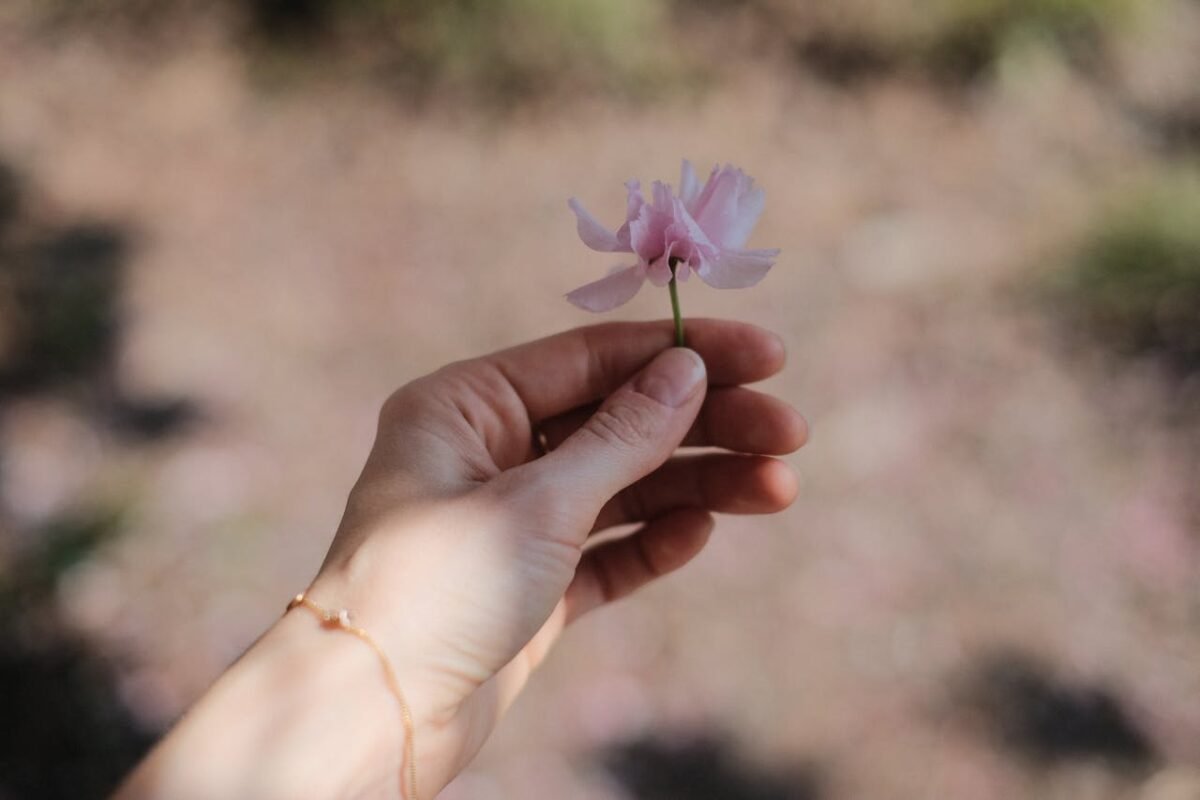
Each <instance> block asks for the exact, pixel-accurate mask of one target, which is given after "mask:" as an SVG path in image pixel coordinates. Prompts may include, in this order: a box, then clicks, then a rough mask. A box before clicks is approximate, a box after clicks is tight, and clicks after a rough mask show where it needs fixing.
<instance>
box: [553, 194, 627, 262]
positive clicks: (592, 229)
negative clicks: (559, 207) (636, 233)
mask: <svg viewBox="0 0 1200 800" xmlns="http://www.w3.org/2000/svg"><path fill="white" fill-rule="evenodd" d="M567 205H568V206H570V207H571V210H572V211H574V212H575V219H576V220H577V222H576V226H575V227H576V229H577V230H578V231H579V238H580V239H582V240H583V243H584V244H586V245H587V246H588V247H590V248H592V249H593V250H599V251H600V252H602V253H621V252H629V245H628V244H627V243H622V242H621V239H620V238H619V237H618V236H617V235H616V234H615V233H613V232H612V231H610V230H609V229H608V228H606V227H604V226H603V225H601V224H600V221H599V220H597V219H596V218H595V217H593V216H592V215H591V214H589V213H588V210H587V209H586V208H584V207H583V204H582V203H580V202H579V201H578V200H576V199H575V198H574V197H572V198H571V199H570V200H568V201H567Z"/></svg>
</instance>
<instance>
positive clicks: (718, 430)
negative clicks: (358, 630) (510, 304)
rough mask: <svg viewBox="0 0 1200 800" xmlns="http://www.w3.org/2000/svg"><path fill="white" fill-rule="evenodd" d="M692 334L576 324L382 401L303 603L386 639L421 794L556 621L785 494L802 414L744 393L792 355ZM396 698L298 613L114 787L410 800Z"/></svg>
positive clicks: (459, 761)
mask: <svg viewBox="0 0 1200 800" xmlns="http://www.w3.org/2000/svg"><path fill="white" fill-rule="evenodd" d="M687 334H688V344H689V346H690V347H691V348H693V349H690V350H689V349H682V348H672V347H671V344H672V340H673V330H672V324H671V322H670V321H663V322H655V323H613V324H606V325H598V326H593V327H588V328H580V329H576V330H572V331H568V332H565V333H562V334H559V335H556V336H551V337H549V338H546V339H542V340H539V341H535V342H531V343H528V344H524V345H520V346H518V347H514V348H512V349H509V350H504V351H501V352H498V353H495V354H493V355H490V356H485V357H482V358H477V359H472V360H469V361H463V362H459V363H455V364H451V365H449V366H447V367H444V368H442V369H441V370H438V371H437V372H435V373H433V374H431V375H428V376H426V377H424V378H421V379H419V380H417V381H414V382H413V383H410V384H408V385H407V386H404V387H402V388H401V389H399V390H397V391H396V392H395V393H394V394H393V395H392V396H391V397H390V398H388V400H387V401H386V402H385V403H384V406H383V409H382V412H381V413H380V420H379V431H378V435H377V438H376V442H375V446H374V448H373V449H372V452H371V454H370V456H369V458H368V459H367V463H366V466H365V468H364V469H363V473H362V476H361V478H360V479H359V481H358V483H357V484H356V485H355V487H354V489H353V491H352V492H351V494H350V498H349V501H348V503H347V507H346V513H345V516H344V518H343V520H342V523H341V526H340V527H339V529H338V532H337V535H336V537H335V538H334V541H333V544H332V546H331V547H330V550H329V553H328V555H327V556H326V559H325V562H324V564H323V565H322V566H321V569H320V571H319V572H318V574H317V577H316V578H315V580H314V581H313V583H312V585H311V587H310V588H309V591H308V594H309V597H311V598H312V599H313V600H314V601H315V602H317V603H319V604H320V605H322V606H324V607H327V608H335V609H336V608H343V607H344V608H348V609H351V611H352V614H353V617H354V620H353V621H354V623H355V624H357V625H360V626H362V627H363V628H365V629H366V630H368V631H370V632H371V635H372V637H373V638H374V639H375V640H376V641H377V642H378V643H379V645H380V646H381V647H382V648H383V649H384V650H385V651H386V653H387V654H388V657H389V659H390V661H391V663H392V664H393V667H394V669H395V672H396V675H397V678H398V680H399V684H400V686H401V687H402V688H403V690H404V692H405V693H406V696H407V698H408V700H409V703H410V705H411V708H412V712H413V716H414V721H415V736H414V745H415V749H416V765H417V776H418V787H419V796H420V797H422V798H432V797H434V796H436V794H437V793H438V792H439V791H440V790H441V789H442V788H443V787H444V786H445V785H446V784H447V783H449V782H450V780H451V779H453V777H454V776H455V775H456V774H458V772H459V771H461V770H462V769H463V768H464V767H465V766H466V765H467V764H468V763H469V762H470V760H471V759H472V757H473V756H474V755H475V754H476V753H477V752H478V751H479V748H480V747H482V746H483V744H484V742H485V741H486V740H487V738H488V737H489V735H490V734H491V732H492V731H493V730H494V728H495V727H496V724H497V723H498V722H499V720H500V718H501V717H502V716H503V715H504V712H505V710H506V709H507V708H508V707H509V705H510V704H511V703H512V701H513V700H514V699H515V698H516V696H517V695H518V694H519V693H520V691H521V690H522V688H523V687H524V686H525V684H526V682H527V681H528V680H529V678H530V675H531V674H532V673H533V671H534V670H535V669H536V668H537V666H538V665H539V664H540V663H541V662H542V661H543V660H544V659H545V657H546V655H547V653H548V652H549V651H550V649H551V648H552V647H553V646H554V644H555V642H556V641H557V640H558V638H559V636H560V634H561V633H562V631H563V629H564V627H565V626H567V625H569V624H570V623H571V622H572V621H574V620H576V619H578V618H579V617H580V616H581V615H583V614H586V613H587V612H589V611H592V610H593V609H595V608H598V607H599V606H602V605H604V604H605V603H609V602H612V601H614V600H617V599H619V598H621V597H624V596H625V595H627V594H629V593H631V592H633V591H634V590H636V589H638V588H639V587H641V586H643V585H645V584H646V583H648V582H650V581H652V580H654V579H656V578H658V577H661V576H663V575H665V574H667V573H669V572H672V571H674V570H676V569H678V568H679V567H681V566H683V565H684V564H686V563H687V562H688V561H690V560H691V559H692V558H693V557H694V556H695V555H696V554H698V553H699V552H700V550H701V549H702V548H703V547H704V545H705V543H706V542H707V541H708V538H709V534H710V533H711V531H712V528H713V517H712V514H713V512H723V513H735V514H762V513H771V512H775V511H779V510H782V509H783V508H785V507H787V506H788V505H789V504H790V503H791V502H792V500H793V499H794V498H795V495H796V491H797V482H796V477H795V475H794V473H793V472H792V470H791V468H790V467H788V466H787V465H786V464H784V463H783V462H781V461H779V460H778V459H776V458H774V457H773V456H778V455H783V454H786V453H790V452H792V451H794V450H796V449H798V448H799V447H800V446H801V445H803V444H804V442H805V440H806V438H807V426H806V424H805V422H804V419H803V418H802V417H801V416H800V415H799V414H798V413H797V412H796V411H794V410H793V409H792V408H791V407H790V406H789V405H787V404H786V403H784V402H783V401H781V400H779V399H778V398H775V397H772V396H770V395H766V394H762V393H759V392H755V391H753V390H751V389H748V388H745V386H744V384H747V383H753V382H755V381H759V380H762V379H764V378H767V377H769V376H771V375H773V374H775V373H777V372H778V371H779V370H780V369H782V368H783V364H784V349H783V346H782V343H781V342H780V341H779V339H778V338H777V337H776V336H774V335H773V334H771V333H769V332H767V331H765V330H762V329H760V328H757V327H754V326H752V325H746V324H741V323H735V322H725V321H719V320H689V321H688V328H687ZM539 432H540V434H541V435H542V436H544V439H543V442H544V443H545V444H546V445H547V446H548V448H549V452H548V453H546V454H542V452H541V448H539V447H538V446H537V445H536V443H535V437H536V436H537V435H538V433H539ZM680 446H685V447H690V446H696V447H705V448H716V449H715V450H709V451H707V452H704V453H703V454H699V455H695V454H693V455H680V454H678V453H677V452H676V451H677V449H678V448H679V447H680ZM629 523H635V524H637V526H638V527H636V528H635V529H634V530H633V531H632V532H631V533H630V534H628V535H626V536H624V537H622V538H619V539H616V540H613V541H609V542H606V543H604V544H601V545H599V546H592V545H590V544H589V539H590V537H591V535H592V534H595V533H598V532H600V531H603V530H605V529H607V528H611V527H613V526H618V525H627V524H629ZM398 709H399V704H398V703H397V702H396V701H395V699H394V698H392V697H391V696H390V695H389V694H388V690H387V685H386V683H385V682H384V676H383V672H382V668H381V666H380V663H379V661H378V659H377V657H376V656H375V654H374V653H373V652H371V650H370V648H368V647H367V646H365V645H364V644H363V643H362V642H359V641H356V640H355V639H354V638H353V637H352V636H350V635H348V634H345V633H344V632H340V631H336V630H328V629H323V628H322V627H321V625H320V624H319V622H318V620H317V619H316V618H315V617H314V616H313V615H311V614H309V613H308V612H306V611H304V610H302V609H297V610H294V611H292V612H290V613H288V614H286V615H285V616H284V617H282V618H281V619H280V621H279V622H278V623H276V624H275V625H274V626H273V627H272V628H271V629H270V630H268V631H267V632H266V633H265V634H264V635H263V637H262V638H261V639H259V641H258V642H256V643H255V644H254V646H253V647H252V648H251V649H250V650H249V651H247V653H246V654H245V655H244V656H243V657H242V658H241V659H240V660H239V661H238V662H237V663H236V664H235V665H234V666H232V667H231V668H230V669H229V670H228V671H227V672H226V673H225V674H223V675H222V676H221V677H220V678H219V679H218V680H217V682H216V683H215V684H214V685H213V686H212V688H210V689H209V691H208V692H207V693H206V694H205V695H204V696H203V697H202V698H201V699H200V700H199V701H198V702H197V704H196V705H195V706H194V707H193V708H192V709H191V710H190V711H189V712H188V713H187V714H186V715H185V716H184V718H183V719H182V720H181V721H180V722H179V723H178V724H177V725H176V726H175V728H173V729H172V730H171V731H170V732H169V733H168V734H167V736H166V737H164V739H163V740H162V741H161V742H160V743H159V744H158V746H157V747H156V748H155V749H154V750H153V751H152V752H151V753H150V754H149V756H147V758H146V759H145V760H144V761H143V762H142V764H140V765H139V766H138V768H137V769H136V770H135V771H134V772H133V774H132V775H130V777H129V778H128V779H127V781H126V783H125V784H124V786H123V787H122V788H121V789H120V790H119V792H118V795H117V797H119V798H123V800H131V799H132V798H148V797H170V798H192V797H195V798H218V797H259V798H275V797H278V798H306V797H312V798H324V797H372V798H401V797H403V796H404V795H403V790H402V786H401V784H402V781H401V777H400V776H401V764H400V762H401V753H402V749H403V740H402V736H403V733H402V731H403V728H402V726H401V724H400V719H399V711H398Z"/></svg>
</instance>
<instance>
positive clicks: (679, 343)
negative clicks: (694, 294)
mask: <svg viewBox="0 0 1200 800" xmlns="http://www.w3.org/2000/svg"><path fill="white" fill-rule="evenodd" d="M667 289H668V290H670V292H671V313H672V314H674V315H675V346H676V347H683V314H681V313H680V311H679V288H678V287H677V286H676V283H675V264H674V261H673V260H672V264H671V281H670V283H668V284H667Z"/></svg>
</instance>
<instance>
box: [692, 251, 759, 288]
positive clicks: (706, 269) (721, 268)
mask: <svg viewBox="0 0 1200 800" xmlns="http://www.w3.org/2000/svg"><path fill="white" fill-rule="evenodd" d="M778 256H779V251H778V250H727V251H724V252H722V253H721V255H720V257H719V258H717V259H716V260H715V261H706V262H704V263H702V264H701V265H700V267H699V268H698V269H697V270H696V274H697V275H699V276H700V280H702V281H704V282H705V283H707V284H708V285H709V286H711V287H713V288H714V289H744V288H746V287H747V286H753V285H754V284H756V283H758V282H759V281H761V280H762V279H763V276H765V275H766V274H767V271H768V270H770V269H771V267H772V265H774V264H775V259H776V258H777V257H778Z"/></svg>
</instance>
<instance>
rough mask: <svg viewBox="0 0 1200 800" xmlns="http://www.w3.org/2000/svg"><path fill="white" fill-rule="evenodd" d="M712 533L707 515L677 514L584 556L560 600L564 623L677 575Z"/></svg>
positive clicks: (690, 510) (683, 511)
mask: <svg viewBox="0 0 1200 800" xmlns="http://www.w3.org/2000/svg"><path fill="white" fill-rule="evenodd" d="M712 529H713V518H712V514H709V513H708V512H707V511H704V510H703V509H699V508H681V509H678V510H675V511H672V512H670V513H668V514H664V515H663V516H661V517H659V518H657V519H655V520H652V521H650V522H648V523H647V524H645V525H643V526H642V527H640V528H638V529H637V530H636V531H634V532H633V533H632V534H630V535H629V536H626V537H624V538H622V539H616V540H614V541H611V542H605V543H604V544H602V545H598V546H596V547H594V548H592V549H590V550H588V551H587V552H585V553H584V554H583V558H582V560H581V561H580V562H579V567H578V568H577V569H576V570H575V578H574V580H572V581H571V585H570V586H568V587H567V592H566V595H565V597H564V598H563V599H564V603H565V605H566V623H567V624H568V625H569V624H570V623H571V622H573V621H575V620H576V619H578V618H579V617H581V616H582V615H584V614H586V613H587V612H589V611H591V610H592V609H594V608H598V607H599V606H602V605H604V604H605V603H611V602H612V601H614V600H619V599H620V598H622V597H624V596H625V595H627V594H630V593H631V592H634V591H635V590H637V589H640V588H641V587H642V586H644V585H646V584H647V583H649V582H650V581H652V580H654V579H655V578H660V577H662V576H663V575H666V574H667V573H669V572H673V571H675V570H677V569H679V568H680V567H682V566H683V565H684V564H686V563H687V562H689V561H691V560H692V559H693V558H695V557H696V555H697V554H698V553H699V552H700V551H701V550H702V549H704V545H705V544H707V542H708V537H709V534H711V533H712Z"/></svg>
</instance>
